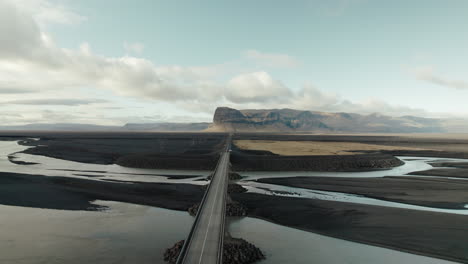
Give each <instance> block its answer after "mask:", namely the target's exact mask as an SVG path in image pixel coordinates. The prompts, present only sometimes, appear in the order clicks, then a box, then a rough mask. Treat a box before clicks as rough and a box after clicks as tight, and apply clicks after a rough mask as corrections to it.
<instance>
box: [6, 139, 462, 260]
mask: <svg viewBox="0 0 468 264" xmlns="http://www.w3.org/2000/svg"><path fill="white" fill-rule="evenodd" d="M26 148H28V147H25V146H20V145H18V144H17V142H15V141H0V171H3V172H16V173H27V174H41V175H47V176H67V177H80V176H76V175H74V174H86V175H91V176H97V177H98V178H91V179H93V180H101V179H113V180H127V181H128V180H130V181H146V182H177V183H181V182H187V183H192V184H206V182H204V181H196V179H199V178H203V177H205V176H206V175H207V174H208V172H206V171H205V172H200V171H176V170H148V169H133V168H125V167H121V166H118V165H97V164H86V163H78V162H72V161H66V160H60V159H54V158H48V157H44V156H37V155H29V154H23V153H17V152H19V151H22V150H24V149H26ZM13 153H15V154H14V157H15V161H24V162H36V163H39V164H36V165H17V164H13V163H11V162H10V161H9V160H8V155H10V154H13ZM402 159H403V160H405V165H403V166H401V167H397V168H393V169H391V170H387V171H374V172H358V173H332V172H252V173H244V174H242V175H243V176H248V177H247V178H246V179H245V180H252V179H258V178H264V177H293V176H330V177H383V176H386V175H395V176H396V175H405V174H407V173H409V172H412V171H418V170H427V169H430V168H431V166H430V165H429V164H427V162H429V161H433V160H439V161H440V160H442V161H463V160H453V159H440V158H437V159H429V158H416V159H415V158H409V157H407V158H406V157H405V158H402ZM77 171H82V173H80V172H77ZM125 173H129V174H125ZM130 174H131V175H130ZM135 174H158V175H200V174H203V176H200V177H196V178H192V179H185V180H183V179H181V180H171V179H168V178H167V177H164V176H154V175H135ZM243 184H244V185H247V186H246V187H247V188H248V189H249V191H257V192H265V193H269V194H272V190H273V191H277V192H278V195H291V196H299V197H304V198H315V199H324V200H336V201H344V202H346V201H347V202H361V203H368V204H376V205H382V206H394V207H405V208H408V207H409V206H411V205H405V204H399V203H392V202H385V201H380V200H376V199H370V198H365V197H360V196H356V195H350V194H342V193H334V192H323V191H314V190H306V189H300V188H290V187H282V186H274V185H267V184H260V183H255V182H250V183H246V182H244V183H243ZM264 187H267V188H266V189H261V188H264ZM284 192H290V194H286V193H284ZM98 204H99V205H105V206H108V207H109V208H110V209H109V210H106V211H98V212H93V211H63V210H50V209H38V208H26V207H15V206H4V205H0V263H18V264H33V263H34V264H35V263H45V264H54V263H60V264H61V263H71V264H74V263H77V264H78V263H79V264H81V263H104V264H106V263H117V264H119V263H122V264H126V263H132V264H133V263H138V264H145V263H151V264H154V263H156V264H157V263H164V262H163V260H162V256H163V252H164V250H165V249H166V248H168V247H170V246H172V244H173V243H175V242H177V241H179V240H181V239H184V238H185V237H186V235H187V234H188V232H189V229H190V227H191V224H192V222H193V218H192V217H190V216H189V215H188V213H186V212H177V211H172V210H166V209H160V208H154V207H148V206H141V205H133V204H127V203H120V202H109V201H99V202H98ZM413 207H415V206H413ZM467 208H468V206H467ZM412 209H418V208H412ZM419 209H420V208H419ZM448 211H453V210H448ZM457 211H468V210H457ZM229 229H230V231H231V233H232V235H233V236H234V237H242V238H244V239H246V240H247V241H249V242H252V243H254V244H256V245H257V246H258V247H260V248H261V249H262V250H263V251H264V252H265V253H266V255H267V260H265V261H263V262H262V263H272V264H276V263H323V264H327V263H330V264H332V263H333V264H334V263H340V264H341V263H348V264H364V263H382V264H390V263H415V264H422V263H424V264H432V263H434V264H435V263H437V264H445V263H451V262H447V261H442V260H436V259H432V258H428V257H422V256H417V255H412V254H407V253H402V252H398V251H394V250H388V249H384V248H379V247H374V246H369V245H364V244H359V243H354V242H348V241H344V240H340V239H334V238H330V237H326V236H321V235H317V234H313V233H310V232H305V231H301V230H297V229H293V228H288V227H284V226H280V225H276V224H272V223H269V222H266V221H262V220H258V219H253V218H243V219H240V220H234V221H233V222H232V223H231V224H230V227H229Z"/></svg>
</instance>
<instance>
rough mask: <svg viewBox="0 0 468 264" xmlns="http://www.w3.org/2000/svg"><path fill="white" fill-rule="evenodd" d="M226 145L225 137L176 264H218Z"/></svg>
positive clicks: (226, 175)
mask: <svg viewBox="0 0 468 264" xmlns="http://www.w3.org/2000/svg"><path fill="white" fill-rule="evenodd" d="M230 141H231V140H230V137H229V138H228V140H227V146H226V149H225V151H224V152H223V153H222V155H221V157H220V160H219V162H218V166H217V169H216V171H215V173H214V175H213V177H212V179H211V183H210V187H209V189H208V193H207V194H206V197H205V200H204V204H203V206H202V208H201V210H200V212H199V216H198V221H197V222H196V223H195V226H194V227H193V234H192V236H191V239H190V241H188V244H187V245H186V247H187V248H186V251H185V252H186V253H185V257H183V258H181V259H180V263H184V264H216V263H218V264H220V263H219V262H220V260H221V254H222V250H221V248H222V245H223V244H222V243H223V238H224V218H225V209H226V208H225V207H226V192H227V184H228V167H229V151H230Z"/></svg>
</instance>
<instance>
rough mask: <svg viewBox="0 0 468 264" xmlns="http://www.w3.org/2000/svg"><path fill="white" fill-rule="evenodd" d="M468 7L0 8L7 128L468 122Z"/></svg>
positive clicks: (4, 2) (111, 4) (200, 0)
mask: <svg viewBox="0 0 468 264" xmlns="http://www.w3.org/2000/svg"><path fill="white" fill-rule="evenodd" d="M466 25H468V1H465V0H447V1H439V0H412V1H407V0H392V1H386V0H322V1H319V0H303V1H302V0H295V1H275V0H256V1H251V0H249V1H247V0H237V1H219V0H185V1H180V0H170V1H169V0H167V1H162V0H147V1H144V0H133V1H130V0H125V1H124V0H99V1H95V0H73V1H72V0H0V111H1V114H0V124H2V125H20V124H28V123H89V124H100V125H123V124H125V123H147V122H199V121H211V119H212V116H213V112H214V110H215V109H216V107H218V106H229V107H233V108H237V109H252V108H257V109H259V108H261V109H270V108H293V109H300V110H312V111H329V112H353V113H361V114H371V113H380V114H385V115H391V116H403V115H416V116H422V117H456V118H460V117H461V118H468V106H467V103H466V102H467V99H468V31H467V30H466Z"/></svg>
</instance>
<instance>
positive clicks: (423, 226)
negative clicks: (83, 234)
mask: <svg viewBox="0 0 468 264" xmlns="http://www.w3.org/2000/svg"><path fill="white" fill-rule="evenodd" d="M225 136H226V135H225V134H222V133H103V132H99V133H51V132H2V133H0V140H2V139H3V140H23V142H22V144H25V145H29V146H31V147H33V148H31V149H29V150H27V151H26V152H27V153H30V154H37V155H45V156H49V157H54V158H59V159H66V160H72V161H79V162H87V163H97V164H113V163H115V164H120V165H122V166H128V167H136V168H166V169H167V168H173V169H208V170H209V169H213V168H214V166H215V164H216V160H217V158H218V156H219V151H220V150H221V149H222V145H223V144H224V139H225ZM28 137H34V138H40V140H38V141H32V140H27V139H26V138H28ZM235 139H267V140H296V141H300V140H304V141H317V140H318V141H336V142H360V143H371V144H381V145H391V146H405V147H408V146H411V147H418V148H421V149H428V150H418V151H386V152H384V151H382V152H373V153H367V154H364V155H351V158H350V159H351V160H352V159H355V160H357V161H359V162H357V164H358V165H356V164H354V165H351V166H350V165H346V166H344V165H342V163H340V162H338V163H337V162H336V159H333V158H330V157H319V158H315V159H313V160H312V159H310V157H300V156H299V157H295V159H298V160H300V162H296V163H294V164H295V165H291V162H289V161H287V158H286V157H283V156H278V155H274V154H272V153H268V152H265V151H258V152H255V151H253V152H252V151H243V150H238V149H234V150H233V153H232V154H233V157H238V159H235V158H234V159H233V160H232V166H233V168H235V169H236V170H240V171H241V170H249V169H251V167H252V164H254V165H255V163H245V160H253V161H254V162H257V163H261V164H263V165H262V166H263V167H262V169H265V170H304V168H306V169H307V168H308V169H312V168H314V166H320V167H321V168H323V169H321V170H324V171H330V170H334V169H336V168H341V169H339V170H342V171H359V170H363V171H368V170H372V169H384V168H386V167H392V166H398V164H396V163H393V161H394V158H393V155H399V156H421V157H450V158H467V157H468V140H460V139H440V138H437V139H431V138H421V139H420V138H405V137H395V136H346V135H336V136H326V135H292V134H289V135H283V134H236V135H235ZM382 157H383V158H382ZM345 161H346V160H345ZM382 161H383V162H382ZM389 161H390V162H389ZM281 162H283V163H281ZM316 163H319V164H320V165H314V164H316ZM278 164H287V165H280V166H278ZM337 164H338V165H337ZM340 164H341V165H340ZM348 164H352V162H350V163H348ZM369 164H374V165H372V166H368V165H369ZM22 166H27V165H22ZM286 166H287V167H286ZM339 166H341V167H339ZM83 174H86V173H83ZM389 176H391V175H389ZM317 181H318V182H309V181H307V182H304V179H294V178H288V179H287V180H283V181H282V182H276V183H275V184H284V185H290V186H293V185H295V184H296V185H300V186H302V187H307V188H311V189H317V188H322V190H335V191H339V192H345V193H355V194H361V195H367V196H369V197H374V198H378V199H384V200H391V201H400V202H405V203H410V204H417V205H426V206H434V207H439V208H460V207H461V206H462V204H463V202H466V203H468V201H464V199H465V197H466V195H465V194H464V190H466V192H468V188H467V189H465V188H466V184H464V183H459V181H460V180H455V179H453V180H450V179H445V178H439V179H437V178H434V179H433V180H430V179H429V178H421V179H419V181H418V180H417V179H413V178H411V179H410V178H407V177H386V178H382V179H362V180H356V181H350V180H349V179H348V180H347V181H346V182H343V181H344V180H342V181H341V180H340V179H326V178H323V179H318V180H317ZM0 184H1V187H0V188H1V190H2V191H1V195H0V203H2V204H9V205H19V206H32V207H41V208H56V209H69V210H96V209H100V208H96V206H95V205H93V204H91V203H90V202H91V201H93V200H95V199H100V200H115V201H123V202H130V203H137V204H145V205H151V206H159V207H163V208H169V209H175V210H186V209H187V208H188V207H189V206H191V205H193V204H194V203H196V202H198V201H199V200H201V197H202V195H203V187H201V186H193V185H190V184H162V183H134V184H127V183H124V182H104V181H95V180H94V179H91V178H89V179H88V178H86V179H85V178H84V179H70V178H66V177H44V176H40V175H24V174H23V175H21V174H12V173H1V174H0ZM305 185H307V186H305ZM400 185H402V186H400ZM386 187H388V188H386ZM451 192H453V194H451ZM231 196H232V198H233V199H234V200H236V201H238V202H241V203H242V204H244V205H245V206H246V207H247V208H248V214H249V215H250V216H252V217H258V218H262V219H266V220H269V221H272V222H275V223H278V224H282V225H286V226H291V227H296V228H300V229H303V230H308V231H312V232H317V233H321V234H326V235H329V236H334V237H337V238H343V239H347V240H352V241H357V242H362V243H368V244H373V245H379V246H383V247H389V248H394V249H397V250H402V251H408V252H413V253H417V254H423V255H428V256H435V257H439V258H444V259H449V260H455V261H459V262H464V263H466V262H468V248H467V245H468V217H467V216H463V215H456V214H443V213H433V212H425V211H416V210H406V209H398V208H388V207H381V206H371V205H362V204H352V203H342V202H331V201H320V200H313V199H302V198H288V197H278V196H267V195H260V194H254V193H233V194H231ZM57 198H62V199H57ZM57 200H60V201H57Z"/></svg>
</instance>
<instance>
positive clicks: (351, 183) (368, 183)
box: [257, 177, 468, 209]
mask: <svg viewBox="0 0 468 264" xmlns="http://www.w3.org/2000/svg"><path fill="white" fill-rule="evenodd" d="M257 181H258V182H262V183H269V184H278V185H285V186H290V187H297V188H304V189H313V190H321V191H332V192H342V193H351V194H357V195H362V196H366V197H370V198H376V199H380V200H387V201H393V202H401V203H406V204H414V205H421V206H428V207H436V208H445V209H464V206H465V205H466V204H468V181H466V180H453V179H443V178H431V177H421V178H419V177H383V178H340V177H287V178H263V179H258V180H257Z"/></svg>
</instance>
